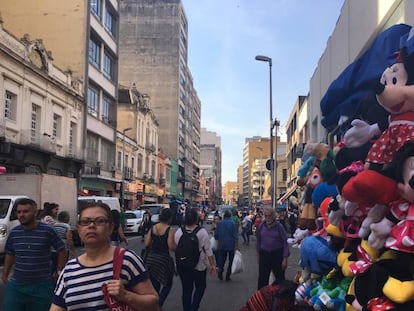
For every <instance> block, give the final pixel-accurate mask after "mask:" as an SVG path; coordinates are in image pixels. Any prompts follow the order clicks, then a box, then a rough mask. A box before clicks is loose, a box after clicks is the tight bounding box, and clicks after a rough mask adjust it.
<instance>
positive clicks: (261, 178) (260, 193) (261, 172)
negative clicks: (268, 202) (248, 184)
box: [256, 147, 264, 200]
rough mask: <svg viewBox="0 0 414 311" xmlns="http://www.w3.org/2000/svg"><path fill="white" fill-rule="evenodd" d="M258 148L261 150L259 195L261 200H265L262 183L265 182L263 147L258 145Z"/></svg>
mask: <svg viewBox="0 0 414 311" xmlns="http://www.w3.org/2000/svg"><path fill="white" fill-rule="evenodd" d="M256 149H257V150H259V151H260V183H259V197H260V199H261V200H263V189H262V185H263V184H264V183H263V167H262V165H263V148H262V147H256Z"/></svg>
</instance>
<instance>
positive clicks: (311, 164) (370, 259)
mask: <svg viewBox="0 0 414 311" xmlns="http://www.w3.org/2000/svg"><path fill="white" fill-rule="evenodd" d="M320 104H321V110H322V125H323V126H325V128H326V129H327V130H328V131H329V133H328V135H327V138H328V141H329V143H330V146H327V145H324V144H318V143H314V142H308V143H307V145H306V146H305V148H304V152H303V157H302V161H303V163H304V164H303V165H302V166H301V167H300V170H299V174H298V175H299V177H300V179H298V181H297V183H298V185H299V184H300V185H306V190H305V195H304V200H303V201H300V203H301V211H302V214H301V215H300V220H301V221H302V222H300V223H299V227H300V228H303V229H304V228H307V229H310V233H311V235H310V236H308V237H306V238H305V239H304V240H303V241H302V243H301V267H302V277H301V284H300V285H299V286H298V288H297V293H296V295H297V297H296V298H297V301H299V302H301V303H303V302H305V303H307V304H308V306H311V307H312V309H314V310H340V311H344V310H346V311H381V310H414V28H412V27H410V26H408V25H402V24H401V25H394V26H392V27H390V28H388V29H387V30H386V31H384V32H382V33H381V34H379V35H378V36H377V38H375V39H374V41H373V43H372V46H371V47H368V48H367V50H366V52H365V53H364V54H362V55H361V56H360V57H359V58H358V59H357V60H356V61H355V62H354V63H353V64H351V65H349V66H348V67H347V68H346V69H345V70H344V71H343V72H342V73H341V74H340V75H339V77H338V79H337V80H335V81H334V82H332V83H331V85H330V86H329V88H328V90H327V92H326V94H325V95H324V96H323V98H322V100H321V103H320ZM335 140H336V141H335ZM314 219H323V222H322V224H323V228H322V229H321V230H319V231H317V232H315V231H313V230H312V228H310V226H311V223H312V222H314ZM327 236H328V239H327V238H326V237H327ZM328 241H329V242H328ZM333 241H335V243H336V244H333V243H332V242H333ZM335 274H339V275H341V277H342V278H341V280H343V284H340V281H339V280H338V279H336V278H335V277H334V276H333V275H335ZM351 279H352V283H351V285H349V284H350V280H351ZM345 294H347V295H346V296H345ZM345 301H346V304H345Z"/></svg>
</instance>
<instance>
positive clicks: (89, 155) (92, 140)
mask: <svg viewBox="0 0 414 311" xmlns="http://www.w3.org/2000/svg"><path fill="white" fill-rule="evenodd" d="M98 151H99V139H98V136H96V135H92V134H90V133H88V135H87V137H86V159H87V160H88V161H89V162H95V163H96V161H97V160H98Z"/></svg>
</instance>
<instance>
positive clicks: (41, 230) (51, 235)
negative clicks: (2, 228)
mask: <svg viewBox="0 0 414 311" xmlns="http://www.w3.org/2000/svg"><path fill="white" fill-rule="evenodd" d="M50 247H53V248H54V249H55V250H56V251H58V252H59V251H61V250H62V249H64V248H65V244H64V243H63V241H62V239H61V238H60V237H59V236H58V234H57V233H56V230H55V229H53V227H51V226H49V225H46V224H44V223H41V222H39V223H38V225H37V226H36V227H35V228H33V229H30V230H27V229H25V228H24V227H23V226H22V225H19V226H17V227H15V228H13V229H12V231H10V235H9V237H8V238H7V242H6V246H5V252H6V254H10V255H13V256H15V263H14V268H13V273H12V275H11V277H10V280H12V281H15V282H17V283H32V282H42V281H51V279H52V274H51V272H52V268H51V263H50V257H51V252H50V251H51V249H50Z"/></svg>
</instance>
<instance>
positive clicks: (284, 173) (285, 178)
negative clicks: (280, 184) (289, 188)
mask: <svg viewBox="0 0 414 311" xmlns="http://www.w3.org/2000/svg"><path fill="white" fill-rule="evenodd" d="M282 180H283V181H286V180H287V169H285V168H284V169H283V170H282Z"/></svg>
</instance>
